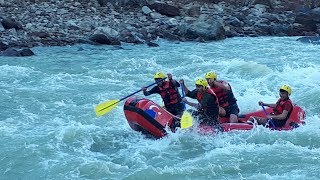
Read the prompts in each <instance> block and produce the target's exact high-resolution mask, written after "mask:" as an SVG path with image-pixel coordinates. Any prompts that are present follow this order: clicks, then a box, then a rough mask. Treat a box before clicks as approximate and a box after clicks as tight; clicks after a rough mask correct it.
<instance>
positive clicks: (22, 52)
mask: <svg viewBox="0 0 320 180" xmlns="http://www.w3.org/2000/svg"><path fill="white" fill-rule="evenodd" d="M19 53H20V55H21V56H33V55H34V53H33V52H32V51H31V49H29V48H24V49H21V50H20V51H19Z"/></svg>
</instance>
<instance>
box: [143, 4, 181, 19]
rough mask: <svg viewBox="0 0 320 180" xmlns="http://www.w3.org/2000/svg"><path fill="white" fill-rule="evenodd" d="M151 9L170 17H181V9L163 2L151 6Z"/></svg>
mask: <svg viewBox="0 0 320 180" xmlns="http://www.w3.org/2000/svg"><path fill="white" fill-rule="evenodd" d="M149 8H151V9H154V10H156V11H157V12H159V13H160V14H162V15H166V16H169V17H173V16H179V15H180V9H179V8H178V7H176V6H173V5H169V4H166V3H163V2H155V3H153V4H151V5H149Z"/></svg>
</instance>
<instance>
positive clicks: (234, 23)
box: [0, 0, 320, 56]
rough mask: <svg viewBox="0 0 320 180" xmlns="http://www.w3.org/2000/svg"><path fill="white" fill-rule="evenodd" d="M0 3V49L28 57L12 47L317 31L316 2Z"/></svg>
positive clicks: (43, 0) (26, 0)
mask: <svg viewBox="0 0 320 180" xmlns="http://www.w3.org/2000/svg"><path fill="white" fill-rule="evenodd" d="M0 7H1V11H0V22H1V23H0V36H1V39H0V51H2V54H3V55H14V56H24V55H32V52H29V51H28V50H25V49H24V50H23V51H19V49H17V50H16V48H31V47H34V46H64V45H72V44H76V43H87V44H107V45H118V46H119V45H121V43H133V44H141V43H145V44H148V45H149V46H157V44H156V43H155V40H156V39H157V38H159V37H160V38H164V39H168V40H175V41H201V42H207V41H214V40H221V39H225V38H228V37H235V36H318V35H319V34H320V1H317V0H281V1H280V0H224V1H221V0H198V1H191V0H176V1H166V0H163V1H152V0H60V1H57V0H0ZM13 48H14V49H13ZM13 51H14V52H13ZM8 52H10V53H8Z"/></svg>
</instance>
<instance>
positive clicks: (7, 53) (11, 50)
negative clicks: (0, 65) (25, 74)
mask: <svg viewBox="0 0 320 180" xmlns="http://www.w3.org/2000/svg"><path fill="white" fill-rule="evenodd" d="M2 55H4V56H11V57H18V56H21V54H20V53H19V51H17V50H16V49H14V48H8V49H6V50H4V51H3V52H2Z"/></svg>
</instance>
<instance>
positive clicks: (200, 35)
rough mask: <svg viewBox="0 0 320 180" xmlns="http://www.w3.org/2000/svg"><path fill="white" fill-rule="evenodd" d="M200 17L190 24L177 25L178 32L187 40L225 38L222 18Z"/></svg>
mask: <svg viewBox="0 0 320 180" xmlns="http://www.w3.org/2000/svg"><path fill="white" fill-rule="evenodd" d="M207 18H208V19H207V20H203V19H202V20H201V18H200V19H199V20H198V21H196V22H194V23H192V24H183V25H181V26H179V27H178V28H179V31H180V34H181V35H182V36H183V37H185V38H186V39H187V40H188V39H189V40H200V41H212V40H221V39H225V29H224V27H223V23H222V20H218V19H211V18H209V17H207Z"/></svg>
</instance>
